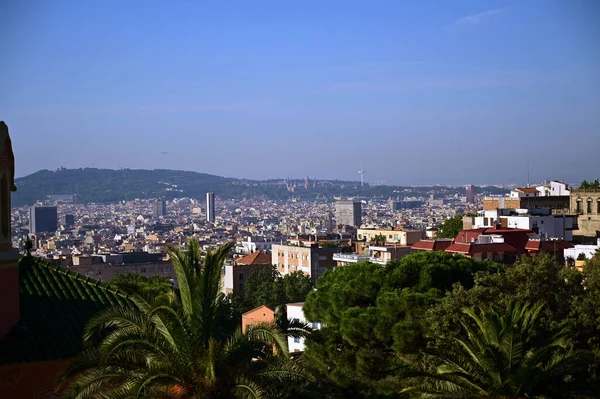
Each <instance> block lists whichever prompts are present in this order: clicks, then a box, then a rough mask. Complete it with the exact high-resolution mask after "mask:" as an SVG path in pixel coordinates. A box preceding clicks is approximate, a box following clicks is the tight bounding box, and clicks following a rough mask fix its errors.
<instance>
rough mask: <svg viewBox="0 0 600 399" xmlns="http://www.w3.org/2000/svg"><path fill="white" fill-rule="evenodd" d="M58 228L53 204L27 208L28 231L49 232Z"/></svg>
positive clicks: (35, 232) (56, 214)
mask: <svg viewBox="0 0 600 399" xmlns="http://www.w3.org/2000/svg"><path fill="white" fill-rule="evenodd" d="M57 228H58V212H57V209H56V207H55V206H39V205H37V206H32V207H30V208H29V233H31V234H38V233H51V232H55V231H56V229H57Z"/></svg>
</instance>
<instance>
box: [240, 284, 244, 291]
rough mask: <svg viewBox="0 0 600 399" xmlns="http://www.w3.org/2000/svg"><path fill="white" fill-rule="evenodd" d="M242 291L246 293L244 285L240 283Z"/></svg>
mask: <svg viewBox="0 0 600 399" xmlns="http://www.w3.org/2000/svg"><path fill="white" fill-rule="evenodd" d="M240 291H244V283H240Z"/></svg>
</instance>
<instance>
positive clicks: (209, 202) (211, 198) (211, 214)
mask: <svg viewBox="0 0 600 399" xmlns="http://www.w3.org/2000/svg"><path fill="white" fill-rule="evenodd" d="M206 221H207V222H210V223H214V222H215V193H206Z"/></svg>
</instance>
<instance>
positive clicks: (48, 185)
mask: <svg viewBox="0 0 600 399" xmlns="http://www.w3.org/2000/svg"><path fill="white" fill-rule="evenodd" d="M307 183H308V184H307ZM15 184H16V186H17V188H18V190H17V191H16V192H15V193H13V196H12V204H13V206H14V207H20V206H24V205H31V204H34V203H36V202H37V201H40V200H45V199H47V198H48V195H52V194H54V195H60V194H63V195H64V194H73V195H74V196H75V201H76V202H77V203H108V202H118V201H124V200H133V199H135V198H159V197H163V198H166V199H173V198H180V197H191V198H197V199H203V198H204V196H205V194H206V193H207V192H214V193H215V194H216V195H217V196H219V197H221V198H224V199H241V198H252V197H257V196H263V197H266V198H269V199H279V200H284V199H289V198H298V199H306V200H310V199H317V198H320V199H323V200H332V199H333V196H339V195H343V196H357V195H358V196H368V197H380V198H388V197H394V198H395V197H398V196H400V197H402V194H401V193H402V192H403V191H404V189H405V188H403V187H398V186H370V185H368V184H365V186H364V187H361V186H360V183H359V182H352V181H340V180H330V181H324V180H319V181H314V180H310V181H308V182H306V181H304V180H301V179H292V180H287V179H278V180H275V179H273V180H260V181H259V180H246V179H236V178H229V177H221V176H215V175H210V174H206V173H198V172H190V171H181V170H166V169H154V170H144V169H118V170H114V169H96V168H79V169H66V168H59V169H57V170H46V169H45V170H40V171H38V172H35V173H33V174H31V175H28V176H24V177H20V178H17V179H15ZM305 184H307V187H308V188H306V187H305ZM292 187H293V191H292V189H291V188H292ZM432 189H435V190H436V191H442V192H444V193H445V194H453V193H464V188H462V187H435V188H434V187H418V188H414V187H413V188H411V191H412V194H411V195H414V194H415V192H421V193H424V194H425V193H429V192H431V190H432ZM498 190H500V189H497V188H495V187H486V188H485V189H484V191H486V192H490V191H491V192H494V191H498ZM500 191H502V190H500ZM502 192H503V191H502Z"/></svg>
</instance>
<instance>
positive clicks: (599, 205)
mask: <svg viewBox="0 0 600 399" xmlns="http://www.w3.org/2000/svg"><path fill="white" fill-rule="evenodd" d="M571 213H572V214H575V215H578V218H577V224H578V226H579V229H578V230H575V231H573V235H575V236H581V237H588V238H590V237H591V238H597V237H598V236H599V235H600V190H594V189H588V190H571ZM575 241H577V240H575Z"/></svg>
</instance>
